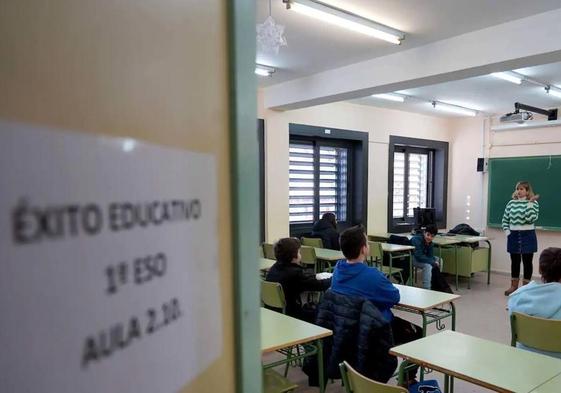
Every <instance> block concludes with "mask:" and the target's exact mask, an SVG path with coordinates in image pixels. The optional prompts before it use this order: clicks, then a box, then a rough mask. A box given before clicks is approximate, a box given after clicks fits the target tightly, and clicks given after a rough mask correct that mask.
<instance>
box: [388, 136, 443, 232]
mask: <svg viewBox="0 0 561 393" xmlns="http://www.w3.org/2000/svg"><path fill="white" fill-rule="evenodd" d="M448 147H449V143H448V142H444V141H436V140H430V139H419V138H407V137H401V136H394V135H390V142H389V163H388V216H387V223H388V231H389V232H395V233H404V232H410V231H411V230H412V229H414V218H413V217H405V219H401V218H394V217H393V191H394V190H393V181H394V153H395V152H396V151H398V152H399V151H400V150H401V149H408V150H409V151H410V152H415V151H425V152H426V151H430V152H432V162H431V163H429V173H428V174H427V177H428V179H427V180H428V187H429V190H428V191H429V194H430V205H429V199H428V198H427V207H434V208H435V211H436V225H437V227H438V228H445V227H446V216H447V196H448ZM430 158H431V157H430V155H429V159H430ZM406 172H408V168H406ZM404 180H405V181H406V183H407V178H406V177H405V176H404ZM404 198H405V200H406V199H407V195H406V194H404ZM405 204H406V202H405Z"/></svg>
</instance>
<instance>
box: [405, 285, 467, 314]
mask: <svg viewBox="0 0 561 393" xmlns="http://www.w3.org/2000/svg"><path fill="white" fill-rule="evenodd" d="M394 286H395V287H396V288H397V289H399V296H400V300H399V303H398V305H400V306H403V307H406V308H411V309H413V310H418V311H427V310H430V309H431V308H434V307H438V306H440V305H443V304H447V303H450V302H453V301H454V300H456V299H459V298H460V297H461V296H460V295H456V294H453V293H444V292H438V291H431V290H430V289H423V288H417V287H409V286H406V285H399V284H394Z"/></svg>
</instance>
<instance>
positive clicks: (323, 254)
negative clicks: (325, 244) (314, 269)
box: [314, 247, 345, 271]
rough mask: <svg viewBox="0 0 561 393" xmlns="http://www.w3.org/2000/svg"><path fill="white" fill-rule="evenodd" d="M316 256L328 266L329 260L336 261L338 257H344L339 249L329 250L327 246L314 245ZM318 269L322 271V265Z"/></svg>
mask: <svg viewBox="0 0 561 393" xmlns="http://www.w3.org/2000/svg"><path fill="white" fill-rule="evenodd" d="M314 250H315V252H316V258H317V259H318V261H324V262H327V264H328V266H329V265H330V264H331V262H337V261H338V260H340V259H345V256H344V255H343V253H342V252H341V251H339V250H330V249H329V248H319V247H314ZM318 271H323V266H321V269H319V270H318Z"/></svg>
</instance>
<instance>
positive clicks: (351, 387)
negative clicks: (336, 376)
mask: <svg viewBox="0 0 561 393" xmlns="http://www.w3.org/2000/svg"><path fill="white" fill-rule="evenodd" d="M339 369H340V370H341V378H342V379H343V385H345V391H346V392H347V393H408V391H407V389H405V388H402V387H401V386H391V385H387V384H385V383H381V382H376V381H374V380H372V379H370V378H366V377H365V376H364V375H361V374H360V373H359V372H358V371H356V370H355V369H353V368H352V367H351V366H350V365H349V363H347V362H346V361H344V362H343V363H341V364H339Z"/></svg>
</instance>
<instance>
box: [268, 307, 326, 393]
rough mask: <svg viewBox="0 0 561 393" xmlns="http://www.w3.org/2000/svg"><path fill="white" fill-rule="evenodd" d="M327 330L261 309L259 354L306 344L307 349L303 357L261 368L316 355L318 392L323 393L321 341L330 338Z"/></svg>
mask: <svg viewBox="0 0 561 393" xmlns="http://www.w3.org/2000/svg"><path fill="white" fill-rule="evenodd" d="M332 334H333V332H332V331H331V330H329V329H324V328H322V327H319V326H316V325H312V324H311V323H307V322H304V321H301V320H299V319H296V318H292V317H289V316H287V315H284V314H281V313H278V312H275V311H271V310H267V309H266V308H263V307H262V308H261V353H262V354H265V353H269V352H274V351H276V350H278V349H283V348H288V347H292V346H294V345H299V344H306V347H307V349H309V350H306V352H305V353H304V354H303V355H298V356H292V357H291V358H290V359H283V360H279V361H276V362H273V363H269V364H264V365H263V368H264V369H267V368H272V367H276V366H279V365H281V364H286V363H287V362H290V361H293V360H296V359H300V358H303V357H306V356H311V355H315V354H317V359H318V373H319V374H318V376H319V384H320V386H319V391H320V392H322V393H323V392H324V391H325V383H324V380H323V349H322V343H321V339H322V338H324V337H327V336H331V335H332Z"/></svg>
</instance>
